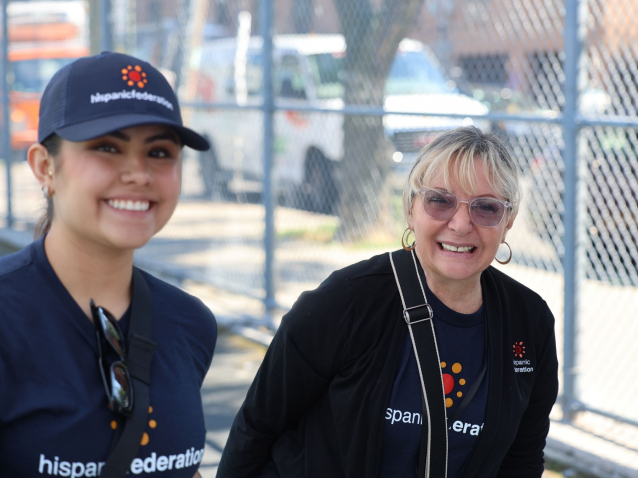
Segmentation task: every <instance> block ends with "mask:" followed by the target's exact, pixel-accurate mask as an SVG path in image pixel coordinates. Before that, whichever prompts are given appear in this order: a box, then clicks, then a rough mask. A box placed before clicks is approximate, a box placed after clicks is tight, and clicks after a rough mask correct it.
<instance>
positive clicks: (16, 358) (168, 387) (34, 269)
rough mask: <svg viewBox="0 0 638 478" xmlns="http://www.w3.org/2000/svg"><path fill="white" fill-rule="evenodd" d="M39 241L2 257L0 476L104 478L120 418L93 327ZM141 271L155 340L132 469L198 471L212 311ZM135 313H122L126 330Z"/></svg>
mask: <svg viewBox="0 0 638 478" xmlns="http://www.w3.org/2000/svg"><path fill="white" fill-rule="evenodd" d="M43 244H44V242H43V240H39V241H36V242H34V243H33V244H31V245H30V246H29V247H27V248H26V249H24V250H22V251H20V252H18V253H16V254H13V255H11V256H7V257H4V258H2V259H0V291H1V292H0V344H1V345H0V476H3V477H4V476H7V477H9V476H11V477H13V476H41V475H43V476H72V477H80V476H98V475H99V472H100V469H101V466H103V463H104V461H105V459H106V456H107V452H108V449H109V445H110V442H111V439H112V437H113V433H114V432H113V429H112V427H113V426H117V424H116V423H115V422H114V420H115V419H116V418H117V417H116V414H115V413H114V412H112V411H111V410H109V409H108V408H107V406H108V402H107V399H106V393H105V391H104V385H103V383H102V377H101V375H100V369H99V366H98V359H97V341H96V335H95V328H94V326H93V324H92V323H91V321H90V320H88V318H87V317H86V315H84V312H83V311H82V310H81V309H80V307H79V306H78V305H77V304H76V303H75V301H74V300H73V298H72V297H71V295H70V294H69V293H68V292H67V290H66V289H65V288H64V286H63V285H62V283H61V282H60V280H59V279H58V278H57V276H56V275H55V272H54V271H53V269H52V268H51V266H50V264H49V262H48V260H47V257H46V254H45V252H44V246H43ZM96 273H99V271H96ZM145 278H146V281H147V283H148V286H149V289H150V291H151V299H152V302H153V312H154V313H153V341H154V342H156V344H157V347H156V349H155V355H154V357H153V363H152V365H151V386H150V405H151V407H150V413H149V415H148V426H147V427H146V430H145V435H144V437H143V438H142V445H143V446H141V447H140V450H139V452H138V455H137V457H136V458H135V459H134V460H133V462H132V464H131V468H130V475H131V476H132V475H137V474H141V475H143V476H149V477H150V476H158V477H159V476H170V477H171V478H173V477H183V478H192V476H193V475H194V474H195V471H196V470H197V468H198V464H199V462H200V461H201V459H202V456H203V452H204V440H205V436H206V429H205V426H204V417H203V411H202V402H201V395H200V387H201V384H202V381H203V379H204V376H205V375H206V372H207V371H208V368H209V366H210V362H211V359H212V356H213V351H214V347H215V341H216V338H217V328H216V325H215V318H214V317H213V315H212V314H211V312H210V310H208V308H207V307H206V306H204V305H203V304H202V303H201V301H199V300H198V299H196V298H194V297H192V296H189V295H188V294H186V293H185V292H183V291H181V290H179V289H177V288H175V287H173V286H170V285H168V284H166V283H164V282H162V281H160V280H158V279H156V278H154V277H152V276H150V275H148V274H145ZM129 315H130V314H129V313H127V314H125V316H124V317H122V318H121V319H120V320H121V325H122V326H123V328H124V329H125V330H127V329H128V324H129V319H130V318H129ZM125 333H126V332H125Z"/></svg>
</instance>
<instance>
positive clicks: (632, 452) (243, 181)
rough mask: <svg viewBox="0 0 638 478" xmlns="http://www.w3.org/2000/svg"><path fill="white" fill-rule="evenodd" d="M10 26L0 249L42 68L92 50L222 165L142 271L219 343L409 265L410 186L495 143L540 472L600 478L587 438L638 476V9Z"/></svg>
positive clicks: (31, 13)
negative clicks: (582, 471)
mask: <svg viewBox="0 0 638 478" xmlns="http://www.w3.org/2000/svg"><path fill="white" fill-rule="evenodd" d="M1 13H2V24H1V25H0V27H1V29H2V42H1V52H0V59H1V62H0V63H1V64H0V67H1V70H2V71H3V74H2V75H1V76H0V93H1V95H2V102H1V104H2V115H0V127H1V128H2V138H3V142H2V145H1V146H0V156H1V157H2V161H1V164H0V233H1V234H0V237H5V238H7V237H10V238H15V237H23V238H24V237H26V236H27V235H28V234H29V233H30V232H31V231H32V229H33V226H34V224H35V222H36V221H37V218H38V216H39V214H40V213H41V212H42V207H43V206H44V201H43V199H42V195H41V192H40V190H39V187H38V184H37V182H36V181H35V180H34V179H33V178H32V176H31V174H30V171H29V170H28V166H27V165H26V162H25V152H26V149H27V148H28V146H29V145H30V144H31V143H33V142H35V141H36V140H37V112H38V104H39V97H40V95H41V93H42V90H43V89H44V86H45V85H46V83H47V82H48V80H49V79H50V78H51V76H52V75H53V73H54V72H55V71H57V69H59V68H60V67H61V66H63V65H65V64H67V63H69V62H71V61H73V59H75V58H78V57H81V56H85V55H87V54H90V53H98V52H100V51H103V50H115V51H121V52H126V53H129V54H131V55H134V56H137V57H140V58H142V59H145V60H147V61H149V62H151V63H152V64H154V65H155V66H157V67H159V68H160V69H161V70H162V72H163V73H164V74H165V76H166V77H167V78H168V79H169V81H170V82H171V83H172V84H173V86H174V88H175V89H176V91H178V93H179V97H180V101H181V104H182V114H183V116H184V121H185V123H186V124H188V125H190V126H191V127H193V128H194V129H196V130H198V131H200V132H202V133H203V134H205V135H206V136H207V138H208V139H209V140H210V141H211V144H212V146H213V147H212V149H211V150H210V151H208V152H205V153H201V154H196V153H194V152H193V151H188V150H185V157H184V174H183V186H182V200H181V204H180V206H179V207H178V210H177V212H176V214H175V216H174V218H173V219H172V220H171V222H170V223H169V225H168V226H167V227H166V228H165V229H164V230H163V231H162V232H161V233H160V234H158V236H156V237H155V238H154V239H153V240H152V241H151V242H150V243H149V245H148V246H146V247H145V248H144V249H143V250H141V251H139V254H138V255H137V261H138V264H139V265H140V266H142V267H144V268H147V269H149V270H151V271H154V272H155V273H158V274H161V275H162V276H164V277H166V278H168V279H169V280H172V281H174V282H176V283H178V284H181V285H183V286H186V285H188V286H189V287H192V288H195V289H196V290H198V291H200V292H202V291H205V292H202V293H203V294H206V293H208V294H209V295H210V296H211V297H214V298H215V300H213V301H212V302H211V304H210V305H211V308H212V310H213V311H214V312H216V313H217V315H218V316H219V319H220V323H221V324H222V325H225V326H227V327H230V328H233V327H234V328H235V329H234V330H236V331H238V330H241V331H242V333H243V334H244V335H246V336H251V337H253V338H254V337H258V339H256V340H260V341H261V342H263V343H267V342H268V337H271V336H272V332H273V331H275V330H276V328H277V324H278V321H279V320H280V317H281V315H282V314H283V313H285V311H286V310H287V309H289V308H290V307H291V305H292V304H293V302H294V301H295V299H296V298H297V297H298V295H299V294H300V293H301V292H302V291H304V290H307V289H310V288H314V287H316V286H317V285H318V284H319V283H320V282H321V281H322V280H323V279H324V278H326V277H327V276H328V275H329V274H330V273H331V272H332V271H333V270H335V269H338V268H340V267H343V266H346V265H348V264H351V263H353V262H356V261H358V260H363V259H366V258H368V257H370V256H372V255H375V254H381V253H383V252H386V251H389V250H394V249H397V248H399V247H400V243H401V242H400V240H401V234H402V232H403V230H404V228H405V226H406V225H405V223H404V221H403V218H402V204H401V190H402V187H403V183H404V181H405V178H406V175H407V173H408V172H409V170H410V168H411V166H412V164H413V163H414V160H415V158H416V156H417V155H418V152H419V151H420V150H421V148H423V147H424V146H425V145H427V144H428V143H429V142H430V141H432V139H433V138H435V137H436V136H437V134H439V133H440V132H442V131H445V130H447V129H450V128H454V127H457V126H461V125H472V124H473V125H476V126H478V127H480V128H481V129H483V130H486V131H493V132H495V133H498V134H499V135H501V136H502V138H503V139H504V140H505V141H506V142H507V144H508V146H509V148H510V149H511V152H512V154H513V156H514V158H515V159H516V161H517V163H518V166H519V173H520V178H521V181H522V187H523V192H524V199H523V203H522V206H521V209H520V212H519V214H518V217H517V219H516V222H515V225H514V228H513V229H512V231H511V232H510V234H509V235H508V242H509V244H510V245H511V247H512V251H513V260H512V262H511V263H510V264H508V265H507V266H498V267H500V268H501V269H502V270H503V271H504V272H506V273H508V274H509V275H511V276H513V277H514V278H516V279H517V280H519V281H520V282H522V283H524V284H525V285H527V286H529V287H530V288H532V289H534V290H536V291H537V292H539V293H540V294H541V295H542V296H543V297H544V298H545V300H546V301H547V302H548V304H549V305H550V308H551V309H552V311H553V313H554V315H555V317H556V319H557V338H558V341H559V344H558V345H559V359H560V362H561V396H560V397H559V404H558V405H557V407H556V410H555V412H554V414H553V418H554V419H555V422H554V423H555V425H553V426H552V435H550V437H551V439H552V440H556V441H555V443H554V442H551V441H550V445H552V446H553V452H552V453H554V455H553V456H555V457H556V458H560V459H561V460H563V461H566V462H569V460H570V459H571V460H572V461H575V462H578V461H579V460H580V461H581V465H582V464H583V463H585V465H583V467H588V468H589V471H592V466H593V465H590V464H587V463H589V462H587V460H585V459H584V458H583V455H578V453H577V451H578V450H580V451H583V450H584V452H585V453H587V454H590V455H592V456H594V455H601V456H602V455H604V453H603V451H601V446H599V445H598V444H594V445H591V446H589V445H586V444H585V443H586V441H587V440H586V439H582V440H581V439H580V438H570V437H571V435H570V433H572V431H573V430H574V429H577V430H579V431H585V432H586V433H587V434H588V435H587V436H597V437H603V439H604V442H605V443H613V444H616V445H618V446H620V448H621V449H622V450H624V454H622V453H621V454H619V455H617V456H616V455H614V456H613V457H612V458H609V457H607V458H608V459H609V460H610V461H611V462H614V463H615V465H616V466H615V468H613V473H616V474H615V475H613V476H625V475H623V474H622V473H626V476H637V475H632V474H631V473H633V472H636V473H637V474H638V468H637V467H638V465H636V463H638V407H637V406H636V403H638V401H637V399H636V397H637V396H638V380H637V377H638V345H637V343H636V342H637V341H638V268H637V261H638V225H637V223H636V217H637V215H638V204H637V201H638V197H637V195H638V183H637V180H638V156H637V155H638V136H637V134H636V128H637V127H638V117H637V116H636V105H637V102H638V90H637V88H638V46H637V45H638V27H636V25H635V22H634V21H633V18H635V17H636V15H637V14H638V2H637V1H636V0H564V1H559V0H88V1H85V0H65V1H7V0H4V1H3V2H2V12H1ZM502 254H503V258H505V257H507V251H502ZM218 304H223V306H222V307H219V306H218ZM216 306H217V307H216ZM253 374H254V372H253ZM561 426H565V427H566V428H561ZM554 429H556V430H557V431H554ZM561 430H563V431H561ZM579 436H580V435H579ZM583 440H584V441H583ZM596 443H598V442H596ZM565 444H566V446H567V447H566V448H561V446H563V445H565ZM221 446H223V442H221ZM588 447H589V448H588ZM575 450H576V451H575ZM575 456H576V457H580V458H574V457H575ZM570 457H571V458H570ZM583 460H584V461H583ZM592 463H593V462H592ZM600 466H603V465H600ZM605 466H606V465H605ZM610 466H611V465H610ZM603 468H604V467H603ZM603 468H601V469H600V470H598V471H596V472H597V473H599V475H598V476H612V474H609V475H605V473H607V472H606V471H604V470H603ZM610 469H611V468H610ZM609 473H612V472H609Z"/></svg>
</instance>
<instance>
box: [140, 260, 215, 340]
mask: <svg viewBox="0 0 638 478" xmlns="http://www.w3.org/2000/svg"><path fill="white" fill-rule="evenodd" d="M142 274H143V275H144V278H145V279H146V282H147V284H148V287H149V289H150V291H151V296H152V300H153V305H154V308H155V307H157V310H158V311H160V313H161V315H163V316H170V317H171V318H172V320H175V321H177V322H186V323H187V325H189V326H193V325H199V326H200V327H201V328H202V329H211V328H214V329H215V331H216V330H217V329H216V321H215V316H214V315H213V313H212V312H211V310H210V309H209V308H208V307H207V306H206V305H205V304H204V303H203V302H202V301H201V300H200V299H198V298H197V297H194V296H192V295H190V294H189V293H187V292H185V291H183V290H182V289H180V288H178V287H175V286H174V285H171V284H169V283H168V282H165V281H163V280H161V279H158V278H157V277H155V276H153V275H151V274H149V273H148V272H144V271H142Z"/></svg>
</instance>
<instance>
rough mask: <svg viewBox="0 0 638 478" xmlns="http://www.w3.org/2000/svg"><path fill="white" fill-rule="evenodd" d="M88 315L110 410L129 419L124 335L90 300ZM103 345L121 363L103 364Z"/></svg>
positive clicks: (129, 385)
mask: <svg viewBox="0 0 638 478" xmlns="http://www.w3.org/2000/svg"><path fill="white" fill-rule="evenodd" d="M91 315H92V316H93V324H94V325H95V330H96V332H95V333H96V335H97V350H98V362H99V365H100V372H101V373H102V381H103V382H104V389H105V390H106V397H107V399H108V401H109V406H110V407H111V410H113V411H115V412H117V413H121V414H122V415H124V416H127V417H130V416H131V413H132V412H133V383H132V382H131V375H130V374H129V371H128V366H127V365H126V342H125V340H124V334H123V333H122V329H121V328H120V325H119V324H118V322H117V319H115V317H113V314H111V313H110V312H109V311H108V310H106V309H105V308H103V307H99V306H96V305H95V302H93V299H91ZM103 344H108V345H109V346H110V348H111V350H113V351H114V352H115V353H116V354H117V355H118V356H119V357H120V360H118V361H116V362H113V363H112V364H111V365H110V366H108V365H107V364H106V363H105V362H106V360H105V351H104V350H103V349H102V345H103Z"/></svg>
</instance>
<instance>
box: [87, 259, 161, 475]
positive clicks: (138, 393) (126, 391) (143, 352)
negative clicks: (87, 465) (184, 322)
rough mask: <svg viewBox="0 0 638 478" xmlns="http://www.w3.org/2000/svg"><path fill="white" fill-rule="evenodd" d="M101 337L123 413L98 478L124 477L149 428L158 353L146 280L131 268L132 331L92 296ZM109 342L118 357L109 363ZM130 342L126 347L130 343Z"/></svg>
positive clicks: (106, 369)
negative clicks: (106, 347)
mask: <svg viewBox="0 0 638 478" xmlns="http://www.w3.org/2000/svg"><path fill="white" fill-rule="evenodd" d="M91 313H92V315H93V322H94V324H95V328H96V334H97V340H98V362H99V366H100V372H101V374H102V379H103V382H104V388H105V390H106V395H107V399H108V401H109V405H110V407H111V409H112V410H113V411H115V412H117V413H119V414H121V415H122V416H123V417H124V418H125V420H126V421H125V423H124V426H123V427H121V426H120V427H117V429H116V432H115V436H114V437H113V441H112V443H111V448H110V450H109V454H108V457H107V459H106V463H105V465H104V467H103V468H102V472H101V473H100V478H124V477H125V476H126V474H127V473H128V471H129V468H130V466H131V462H132V461H133V459H134V458H135V457H136V456H137V452H138V450H139V448H140V446H141V443H142V435H143V434H144V430H145V428H146V422H147V418H148V408H149V405H150V396H149V395H150V393H149V387H150V384H151V362H152V360H153V353H154V352H155V342H153V341H152V340H151V337H152V336H153V303H152V301H151V292H150V290H149V288H148V284H147V283H146V279H144V276H143V275H142V273H141V272H140V270H139V269H137V268H135V267H134V268H133V300H132V304H131V323H130V326H129V332H128V336H127V338H126V341H125V340H124V334H123V333H122V329H121V328H120V326H119V324H118V323H117V320H116V319H115V318H114V317H113V315H112V314H111V313H109V312H108V311H107V310H106V309H104V308H103V307H99V306H96V305H95V304H94V303H93V300H91ZM105 344H108V347H110V348H111V349H112V350H113V352H115V353H116V354H117V355H118V356H119V358H120V360H117V361H115V362H113V363H112V364H110V365H109V366H107V364H106V362H105V358H104V356H105V350H104V349H103V346H105ZM127 344H128V347H127Z"/></svg>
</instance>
